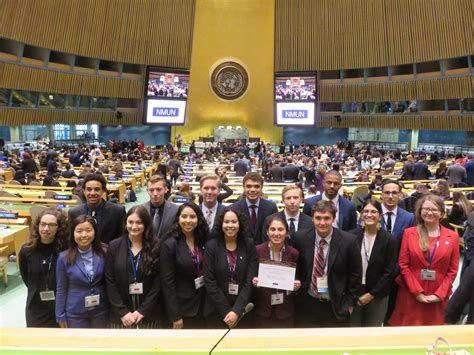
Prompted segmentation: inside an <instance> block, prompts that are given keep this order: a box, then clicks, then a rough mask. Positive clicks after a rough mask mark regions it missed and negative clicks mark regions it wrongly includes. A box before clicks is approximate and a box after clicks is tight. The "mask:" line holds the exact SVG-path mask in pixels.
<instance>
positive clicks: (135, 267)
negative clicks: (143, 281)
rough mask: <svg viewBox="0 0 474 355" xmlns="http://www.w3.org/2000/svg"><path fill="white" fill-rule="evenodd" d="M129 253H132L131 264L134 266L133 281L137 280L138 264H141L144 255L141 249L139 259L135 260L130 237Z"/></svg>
mask: <svg viewBox="0 0 474 355" xmlns="http://www.w3.org/2000/svg"><path fill="white" fill-rule="evenodd" d="M128 253H129V255H130V265H131V266H132V272H133V282H137V274H138V265H139V264H140V259H141V257H142V251H141V250H140V251H139V252H138V255H137V260H136V261H135V262H134V261H133V259H134V257H133V253H132V248H131V247H130V239H129V240H128Z"/></svg>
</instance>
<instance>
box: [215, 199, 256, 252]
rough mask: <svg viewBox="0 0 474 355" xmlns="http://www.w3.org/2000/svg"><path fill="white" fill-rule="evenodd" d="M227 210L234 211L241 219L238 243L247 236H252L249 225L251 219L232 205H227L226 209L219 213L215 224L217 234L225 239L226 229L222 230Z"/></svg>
mask: <svg viewBox="0 0 474 355" xmlns="http://www.w3.org/2000/svg"><path fill="white" fill-rule="evenodd" d="M227 212H234V213H235V214H236V216H237V218H238V220H239V232H238V233H237V243H239V242H241V241H244V240H245V238H250V230H249V227H248V226H249V225H250V221H249V220H248V218H247V216H246V215H244V214H243V213H241V212H239V211H237V210H236V209H235V208H234V207H232V206H227V207H225V208H224V211H223V212H222V213H221V214H220V215H219V218H217V220H216V222H215V223H214V225H215V226H216V228H217V229H216V230H217V234H218V235H219V238H222V239H224V231H223V230H222V223H223V221H224V217H225V215H226V213H227Z"/></svg>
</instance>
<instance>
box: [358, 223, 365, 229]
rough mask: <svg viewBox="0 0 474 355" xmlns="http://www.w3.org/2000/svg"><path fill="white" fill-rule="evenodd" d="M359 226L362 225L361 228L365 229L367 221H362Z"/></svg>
mask: <svg viewBox="0 0 474 355" xmlns="http://www.w3.org/2000/svg"><path fill="white" fill-rule="evenodd" d="M359 226H360V228H362V229H364V227H365V222H364V221H360V223H359Z"/></svg>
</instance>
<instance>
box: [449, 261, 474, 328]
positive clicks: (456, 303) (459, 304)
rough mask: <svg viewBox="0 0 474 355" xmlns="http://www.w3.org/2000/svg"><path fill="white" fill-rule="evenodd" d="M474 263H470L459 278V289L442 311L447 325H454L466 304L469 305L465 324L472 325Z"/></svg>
mask: <svg viewBox="0 0 474 355" xmlns="http://www.w3.org/2000/svg"><path fill="white" fill-rule="evenodd" d="M473 285H474V262H472V261H471V263H470V264H469V267H468V268H467V269H466V271H465V272H464V274H463V275H462V277H461V282H460V283H459V287H458V288H457V289H456V291H455V292H454V294H453V296H452V297H451V299H450V300H449V303H448V306H447V307H446V309H445V310H444V321H445V322H446V323H448V324H455V323H456V322H457V321H458V320H459V317H460V316H461V314H462V311H463V309H464V307H465V306H466V303H470V307H469V313H468V316H467V324H474V287H473Z"/></svg>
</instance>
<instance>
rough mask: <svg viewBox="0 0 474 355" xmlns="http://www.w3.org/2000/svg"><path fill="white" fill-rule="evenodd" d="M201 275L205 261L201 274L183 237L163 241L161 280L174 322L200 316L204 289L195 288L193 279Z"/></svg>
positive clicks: (173, 237)
mask: <svg viewBox="0 0 474 355" xmlns="http://www.w3.org/2000/svg"><path fill="white" fill-rule="evenodd" d="M201 262H202V260H201ZM201 275H202V264H201V270H199V274H198V270H196V267H195V264H194V263H193V260H192V258H191V255H190V254H189V248H188V245H187V244H186V241H185V240H184V239H183V238H178V237H177V236H176V235H172V236H170V238H168V239H166V240H165V241H164V242H163V243H162V244H161V251H160V280H161V285H162V290H163V297H164V302H165V308H166V312H167V314H168V319H169V320H170V321H171V322H175V321H177V320H180V319H182V318H183V317H186V318H190V317H195V316H197V315H198V313H199V308H200V305H201V300H202V299H203V297H204V292H205V288H204V287H201V288H200V289H198V290H196V287H195V284H194V279H196V278H197V277H199V276H201ZM185 327H186V325H185Z"/></svg>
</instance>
